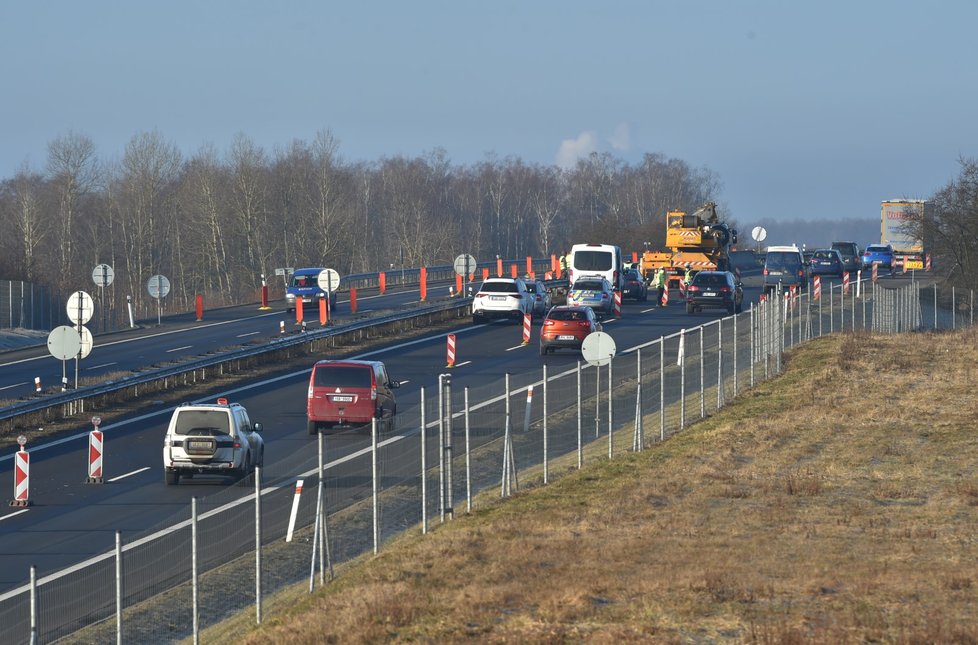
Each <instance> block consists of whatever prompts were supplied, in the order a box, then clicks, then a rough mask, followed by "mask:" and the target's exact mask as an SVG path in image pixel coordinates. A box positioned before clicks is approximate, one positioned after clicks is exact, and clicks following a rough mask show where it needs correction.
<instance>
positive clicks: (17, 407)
mask: <svg viewBox="0 0 978 645" xmlns="http://www.w3.org/2000/svg"><path fill="white" fill-rule="evenodd" d="M471 302H472V299H471V298H466V297H458V298H454V299H452V300H448V301H443V302H439V303H437V304H432V305H429V306H426V307H420V308H417V309H412V310H409V311H400V312H397V313H393V314H387V315H383V316H376V317H372V318H369V319H368V320H362V321H356V322H351V323H346V324H343V325H337V326H335V327H327V328H325V329H318V330H315V331H307V332H300V333H297V334H294V335H291V336H287V337H285V338H279V339H276V340H273V341H271V342H269V343H266V344H263V345H259V346H254V347H241V348H238V349H233V350H229V351H227V352H222V353H220V354H216V355H214V356H209V357H206V358H200V359H191V360H188V361H182V362H180V363H179V364H176V365H172V366H168V367H161V368H155V369H153V370H151V371H147V372H142V373H136V374H132V375H129V376H125V377H123V378H121V379H116V380H111V381H105V382H103V383H98V384H96V385H88V386H85V387H81V388H78V389H77V390H69V391H66V392H59V393H55V394H47V395H42V396H40V397H36V398H31V399H29V400H26V401H23V402H21V403H15V404H13V405H10V406H7V407H5V408H2V409H0V422H2V421H10V420H11V419H15V418H17V417H20V416H24V415H27V414H33V413H38V412H42V411H44V410H46V409H49V408H54V407H57V406H59V405H67V404H73V403H77V402H83V401H84V400H85V399H89V398H93V397H97V396H103V395H106V394H111V393H113V392H118V391H120V390H124V389H126V388H130V387H138V386H140V385H146V384H149V383H153V382H155V381H160V380H163V379H170V378H174V377H178V376H182V375H184V374H189V373H191V372H194V371H196V370H206V369H208V368H213V367H217V366H220V365H222V364H224V363H230V362H233V361H240V360H243V359H248V358H254V357H256V356H260V355H262V354H267V353H272V352H277V351H281V350H283V349H288V348H290V347H297V346H301V345H303V344H306V343H311V342H315V341H317V340H321V339H324V338H329V337H331V336H341V335H344V334H349V333H354V332H358V331H362V330H365V329H368V328H370V327H377V326H381V325H387V324H391V323H395V322H398V321H404V320H410V319H412V318H419V317H421V316H426V315H430V314H433V313H439V312H443V311H448V310H451V309H459V308H461V307H465V306H468V305H470V304H471Z"/></svg>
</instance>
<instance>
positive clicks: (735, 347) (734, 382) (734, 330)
mask: <svg viewBox="0 0 978 645" xmlns="http://www.w3.org/2000/svg"><path fill="white" fill-rule="evenodd" d="M808 308H809V307H808V306H807V304H806V306H805V309H808ZM737 315H738V314H736V313H735V314H734V316H733V388H734V398H737ZM798 318H799V320H800V319H801V316H799V317H798Z"/></svg>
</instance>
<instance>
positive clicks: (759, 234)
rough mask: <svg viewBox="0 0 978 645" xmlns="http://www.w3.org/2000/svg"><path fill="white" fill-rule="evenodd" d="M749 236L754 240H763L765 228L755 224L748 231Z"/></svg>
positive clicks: (765, 235) (765, 234)
mask: <svg viewBox="0 0 978 645" xmlns="http://www.w3.org/2000/svg"><path fill="white" fill-rule="evenodd" d="M750 236H751V237H752V238H754V241H755V242H763V241H764V238H766V237H767V230H766V229H765V228H764V227H763V226H755V227H754V228H753V230H751V232H750Z"/></svg>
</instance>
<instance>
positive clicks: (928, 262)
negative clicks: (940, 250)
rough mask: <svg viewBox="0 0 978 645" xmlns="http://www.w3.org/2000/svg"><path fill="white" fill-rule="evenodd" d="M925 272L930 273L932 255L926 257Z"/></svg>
mask: <svg viewBox="0 0 978 645" xmlns="http://www.w3.org/2000/svg"><path fill="white" fill-rule="evenodd" d="M924 271H930V253H927V254H925V255H924Z"/></svg>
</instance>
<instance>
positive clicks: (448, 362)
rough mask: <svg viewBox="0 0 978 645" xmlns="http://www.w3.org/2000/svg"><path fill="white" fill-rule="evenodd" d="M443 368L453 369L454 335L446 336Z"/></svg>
mask: <svg viewBox="0 0 978 645" xmlns="http://www.w3.org/2000/svg"><path fill="white" fill-rule="evenodd" d="M446 354H447V356H446V364H445V367H455V334H449V335H448V344H447V350H446Z"/></svg>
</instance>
